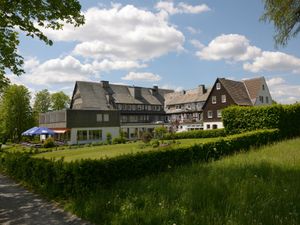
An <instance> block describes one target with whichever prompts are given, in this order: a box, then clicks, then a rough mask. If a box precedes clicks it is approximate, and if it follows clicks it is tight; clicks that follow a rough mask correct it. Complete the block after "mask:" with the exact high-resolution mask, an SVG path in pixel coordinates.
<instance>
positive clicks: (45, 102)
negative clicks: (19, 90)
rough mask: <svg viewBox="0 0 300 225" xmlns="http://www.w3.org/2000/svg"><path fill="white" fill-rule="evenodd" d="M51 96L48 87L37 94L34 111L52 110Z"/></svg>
mask: <svg viewBox="0 0 300 225" xmlns="http://www.w3.org/2000/svg"><path fill="white" fill-rule="evenodd" d="M50 107H51V97H50V93H49V91H48V90H47V89H44V90H41V91H39V92H37V93H36V94H35V100H34V105H33V111H34V112H37V113H45V112H48V111H49V110H50Z"/></svg>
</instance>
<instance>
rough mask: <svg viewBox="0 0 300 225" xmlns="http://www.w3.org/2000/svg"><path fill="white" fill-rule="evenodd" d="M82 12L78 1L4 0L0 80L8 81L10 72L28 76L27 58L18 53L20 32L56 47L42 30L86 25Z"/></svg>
mask: <svg viewBox="0 0 300 225" xmlns="http://www.w3.org/2000/svg"><path fill="white" fill-rule="evenodd" d="M80 10H81V5H80V3H79V1H78V0H22V1H16V0H1V1H0V81H2V80H3V79H4V74H5V70H6V69H9V70H10V71H11V72H12V73H14V74H16V75H21V74H22V73H24V70H23V69H22V65H23V63H24V62H23V57H22V56H21V55H19V54H18V51H17V47H18V45H19V31H22V32H24V33H25V34H26V35H27V36H30V37H32V38H33V37H38V38H39V39H40V40H42V41H44V42H45V43H46V44H48V45H52V44H53V42H52V41H51V40H50V39H48V37H47V36H45V35H44V33H43V32H42V30H41V28H49V29H53V30H58V29H62V28H63V24H64V23H69V24H73V25H74V26H80V25H82V24H84V17H83V15H81V11H80ZM0 84H1V83H0Z"/></svg>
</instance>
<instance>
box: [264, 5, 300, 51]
mask: <svg viewBox="0 0 300 225" xmlns="http://www.w3.org/2000/svg"><path fill="white" fill-rule="evenodd" d="M264 3H265V12H264V14H263V15H262V17H261V20H263V21H265V22H266V21H268V22H272V23H273V24H274V26H275V29H276V35H275V36H274V39H275V43H276V45H283V46H285V45H286V44H287V42H288V40H289V39H290V38H292V37H295V36H296V35H297V34H298V33H299V31H300V23H299V21H300V13H299V12H300V3H299V1H298V0H276V1H275V0H264Z"/></svg>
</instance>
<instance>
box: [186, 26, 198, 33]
mask: <svg viewBox="0 0 300 225" xmlns="http://www.w3.org/2000/svg"><path fill="white" fill-rule="evenodd" d="M186 29H187V30H188V31H189V32H190V33H191V34H199V33H200V32H201V31H200V30H198V29H196V28H194V27H190V26H188V27H187V28H186Z"/></svg>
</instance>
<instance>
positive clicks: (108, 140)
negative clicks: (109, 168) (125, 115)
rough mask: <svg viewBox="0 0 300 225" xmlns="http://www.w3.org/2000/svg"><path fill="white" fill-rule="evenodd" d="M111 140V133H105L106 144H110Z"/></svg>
mask: <svg viewBox="0 0 300 225" xmlns="http://www.w3.org/2000/svg"><path fill="white" fill-rule="evenodd" d="M111 139H112V135H111V133H109V132H108V133H106V143H107V144H109V145H110V144H111Z"/></svg>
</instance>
